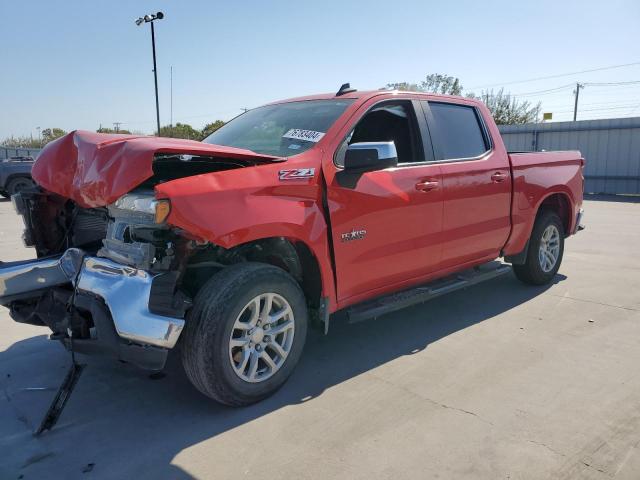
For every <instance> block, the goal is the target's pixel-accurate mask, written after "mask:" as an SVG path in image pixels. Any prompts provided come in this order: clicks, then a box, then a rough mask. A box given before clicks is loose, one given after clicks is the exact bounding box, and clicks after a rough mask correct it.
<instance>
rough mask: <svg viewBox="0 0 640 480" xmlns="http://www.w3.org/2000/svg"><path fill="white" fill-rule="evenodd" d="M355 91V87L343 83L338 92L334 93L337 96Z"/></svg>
mask: <svg viewBox="0 0 640 480" xmlns="http://www.w3.org/2000/svg"><path fill="white" fill-rule="evenodd" d="M356 91H357V90H356V89H355V88H351V85H350V84H349V83H343V84H342V86H341V87H340V90H338V93H336V97H339V96H340V95H344V94H346V93H351V92H356Z"/></svg>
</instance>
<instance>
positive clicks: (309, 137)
mask: <svg viewBox="0 0 640 480" xmlns="http://www.w3.org/2000/svg"><path fill="white" fill-rule="evenodd" d="M322 137H324V133H323V132H316V131H314V130H302V129H301V128H292V129H291V130H289V131H288V132H287V133H285V134H284V135H283V136H282V138H291V139H294V140H304V141H307V142H314V143H316V142H319V141H320V139H321V138H322Z"/></svg>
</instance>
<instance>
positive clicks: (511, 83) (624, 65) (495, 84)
mask: <svg viewBox="0 0 640 480" xmlns="http://www.w3.org/2000/svg"><path fill="white" fill-rule="evenodd" d="M634 65H640V62H633V63H623V64H620V65H610V66H608V67H598V68H591V69H588V70H580V71H578V72H568V73H559V74H557V75H547V76H545V77H536V78H528V79H526V80H513V81H510V82H503V83H493V84H488V85H479V86H477V87H471V88H470V89H469V90H473V89H476V88H488V87H499V86H503V85H514V84H516V83H528V82H535V81H537V80H549V79H551V78H561V77H568V76H571V75H578V74H580V73H590V72H600V71H603V70H611V69H614V68H623V67H631V66H634Z"/></svg>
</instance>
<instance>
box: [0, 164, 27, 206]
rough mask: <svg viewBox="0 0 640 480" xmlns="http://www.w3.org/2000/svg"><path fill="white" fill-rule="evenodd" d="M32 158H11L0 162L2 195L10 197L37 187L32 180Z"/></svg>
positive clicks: (0, 192)
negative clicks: (26, 189)
mask: <svg viewBox="0 0 640 480" xmlns="http://www.w3.org/2000/svg"><path fill="white" fill-rule="evenodd" d="M33 162H34V160H33V158H32V157H11V158H5V159H2V160H0V195H2V196H3V197H7V198H8V197H10V196H11V195H13V194H14V193H18V192H20V191H21V190H24V189H25V188H30V187H33V186H34V185H35V183H34V182H33V180H32V179H31V167H32V166H33Z"/></svg>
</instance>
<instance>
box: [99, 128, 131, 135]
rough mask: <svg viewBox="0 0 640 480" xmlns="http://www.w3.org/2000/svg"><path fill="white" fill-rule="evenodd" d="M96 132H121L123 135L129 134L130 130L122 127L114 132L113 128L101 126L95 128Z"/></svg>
mask: <svg viewBox="0 0 640 480" xmlns="http://www.w3.org/2000/svg"><path fill="white" fill-rule="evenodd" d="M96 132H98V133H122V134H125V135H131V132H130V131H129V130H124V129H120V130H118V131H117V132H116V130H115V129H114V128H106V127H101V128H99V129H97V130H96Z"/></svg>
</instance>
